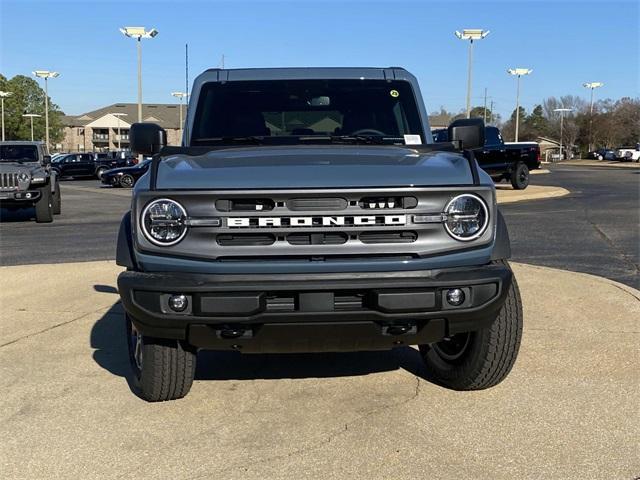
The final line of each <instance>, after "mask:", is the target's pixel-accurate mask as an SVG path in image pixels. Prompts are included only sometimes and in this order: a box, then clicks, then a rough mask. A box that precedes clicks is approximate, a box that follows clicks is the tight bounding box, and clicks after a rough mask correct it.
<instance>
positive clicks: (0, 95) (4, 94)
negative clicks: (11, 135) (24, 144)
mask: <svg viewBox="0 0 640 480" xmlns="http://www.w3.org/2000/svg"><path fill="white" fill-rule="evenodd" d="M11 95H13V92H0V102H2V141H3V142H4V99H5V98H7V97H10V96H11Z"/></svg>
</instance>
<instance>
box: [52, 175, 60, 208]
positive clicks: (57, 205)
mask: <svg viewBox="0 0 640 480" xmlns="http://www.w3.org/2000/svg"><path fill="white" fill-rule="evenodd" d="M55 187H56V193H54V194H53V214H54V215H60V214H61V213H62V194H61V193H60V182H59V181H58V179H56V185H55Z"/></svg>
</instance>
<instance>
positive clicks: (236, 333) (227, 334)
mask: <svg viewBox="0 0 640 480" xmlns="http://www.w3.org/2000/svg"><path fill="white" fill-rule="evenodd" d="M246 332H247V331H246V330H245V329H244V328H224V329H222V330H220V338H224V339H226V340H232V339H234V338H240V337H244V336H245V333H246Z"/></svg>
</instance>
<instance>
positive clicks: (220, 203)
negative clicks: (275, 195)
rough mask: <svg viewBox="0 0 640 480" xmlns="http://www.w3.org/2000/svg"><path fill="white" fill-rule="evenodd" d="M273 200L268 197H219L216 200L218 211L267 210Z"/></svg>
mask: <svg viewBox="0 0 640 480" xmlns="http://www.w3.org/2000/svg"><path fill="white" fill-rule="evenodd" d="M274 207H275V202H274V201H273V200H272V199H270V198H220V199H218V200H216V210H218V211H219V212H268V211H269V210H273V208H274Z"/></svg>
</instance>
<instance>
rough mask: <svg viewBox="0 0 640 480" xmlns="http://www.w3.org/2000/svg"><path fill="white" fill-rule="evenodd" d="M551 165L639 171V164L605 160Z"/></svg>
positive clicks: (568, 161)
mask: <svg viewBox="0 0 640 480" xmlns="http://www.w3.org/2000/svg"><path fill="white" fill-rule="evenodd" d="M553 165H569V166H572V167H597V168H623V169H624V168H626V169H631V170H639V169H640V163H636V162H616V161H607V160H602V161H600V160H565V161H563V162H557V163H554V164H553Z"/></svg>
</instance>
